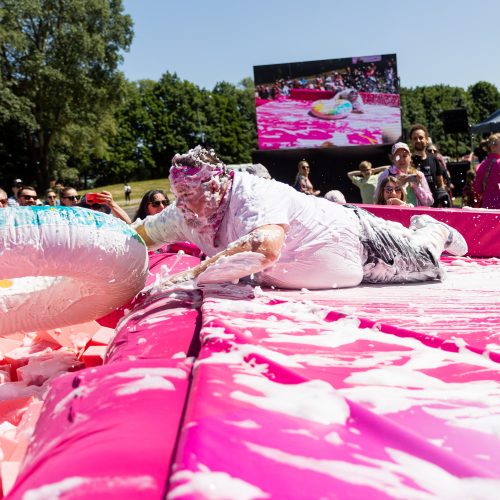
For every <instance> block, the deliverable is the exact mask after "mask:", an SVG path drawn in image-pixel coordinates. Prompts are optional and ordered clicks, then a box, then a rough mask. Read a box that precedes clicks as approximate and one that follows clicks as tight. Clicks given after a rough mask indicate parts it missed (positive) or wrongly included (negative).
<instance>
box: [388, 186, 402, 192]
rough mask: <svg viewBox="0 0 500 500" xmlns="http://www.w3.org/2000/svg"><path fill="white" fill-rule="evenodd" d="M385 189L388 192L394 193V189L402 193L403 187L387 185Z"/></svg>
mask: <svg viewBox="0 0 500 500" xmlns="http://www.w3.org/2000/svg"><path fill="white" fill-rule="evenodd" d="M384 191H385V192H386V193H392V192H393V191H396V193H401V191H402V189H401V188H399V187H397V188H393V187H391V186H387V187H385V188H384Z"/></svg>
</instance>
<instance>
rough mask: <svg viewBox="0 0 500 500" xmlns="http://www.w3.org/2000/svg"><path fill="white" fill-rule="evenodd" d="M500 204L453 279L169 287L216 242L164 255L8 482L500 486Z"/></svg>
mask: <svg viewBox="0 0 500 500" xmlns="http://www.w3.org/2000/svg"><path fill="white" fill-rule="evenodd" d="M408 212H411V210H408V209H406V212H403V211H388V212H387V213H386V214H385V215H388V216H389V217H391V218H393V219H397V218H398V217H406V214H408ZM451 212H452V211H439V210H435V211H433V215H434V216H436V217H438V218H441V217H442V218H446V217H452V216H453V214H452V213H451ZM403 214H404V215H403ZM378 215H381V214H380V213H379V214H378ZM382 215H384V214H382ZM460 215H461V216H462V215H463V216H467V213H466V212H465V211H461V212H460ZM495 216H496V214H494V213H493V212H488V214H486V213H482V212H479V211H475V212H473V215H471V216H470V217H475V218H477V224H476V226H474V227H475V229H471V231H470V232H469V234H466V238H467V239H468V241H469V244H471V243H473V241H472V240H473V239H475V238H476V237H477V235H478V234H480V235H481V240H482V244H480V243H479V242H477V246H476V247H474V246H473V248H475V250H473V252H474V255H475V257H464V258H443V259H442V264H443V266H444V268H445V270H446V275H447V278H446V279H445V280H444V281H442V282H426V283H419V284H411V285H410V284H407V285H391V286H387V285H385V286H376V285H362V286H360V287H357V288H353V289H342V290H335V289H333V290H328V291H316V292H311V291H308V290H302V291H284V290H270V289H261V288H259V287H251V286H250V285H247V284H241V283H240V284H238V285H218V286H215V285H211V286H206V287H204V288H203V289H201V290H195V289H192V288H188V287H185V288H170V289H163V288H162V287H161V286H159V285H158V282H157V275H160V276H162V275H166V274H168V273H169V272H176V271H178V270H181V269H182V268H185V267H187V266H192V265H194V264H195V263H196V262H198V261H199V259H198V257H194V256H189V255H181V256H179V255H176V254H154V255H152V256H151V257H150V275H149V278H148V282H147V284H146V287H145V288H144V290H143V291H142V292H141V293H140V294H139V295H138V296H137V297H136V298H135V299H134V301H133V302H132V303H131V304H129V305H127V306H126V308H123V310H122V313H123V314H124V316H123V317H122V318H121V319H120V320H119V323H118V325H117V327H116V335H115V336H114V338H113V340H112V341H111V343H110V345H109V347H108V349H107V352H106V356H105V359H104V364H103V365H102V366H94V367H87V368H86V369H83V370H79V371H77V372H75V373H69V374H65V375H62V376H61V377H59V378H57V379H54V381H53V382H52V384H51V389H50V392H49V394H48V396H47V397H46V399H45V403H44V405H43V408H42V409H41V415H40V418H39V420H38V424H37V426H36V430H35V432H34V434H33V437H32V439H31V442H30V445H29V447H28V451H27V454H26V457H25V459H24V461H23V463H22V467H21V471H20V474H19V476H18V478H17V481H16V483H15V484H14V485H13V487H12V489H11V490H10V493H9V495H8V498H12V499H42V498H44V499H45V498H46V499H49V498H50V499H53V498H61V499H73V498H74V499H76V498H92V499H100V498H102V499H104V498H106V499H109V498H117V499H118V498H120V499H122V498H134V499H135V498H145V499H146V498H147V499H160V498H164V497H166V498H172V499H174V498H175V499H188V498H211V499H213V498H220V499H223V498H224V499H227V498H231V499H233V498H234V499H251V498H255V499H258V498H353V499H354V498H402V499H407V498H415V499H427V498H450V499H451V498H454V499H455V498H464V499H465V498H476V499H490V498H491V499H494V498H497V497H498V491H499V490H500V439H499V438H500V371H499V367H500V364H499V363H500V328H499V326H500V320H499V318H500V314H499V313H500V305H499V301H498V297H499V293H500V265H499V260H498V258H499V257H500V251H499V250H498V248H497V247H496V245H497V244H498V243H497V242H498V230H497V229H496V226H492V225H489V223H488V222H486V223H484V224H483V223H482V218H483V217H485V218H486V219H488V218H490V217H495ZM489 220H491V219H489ZM488 225H489V227H488ZM125 309H126V310H125ZM117 316H118V315H117ZM108 321H111V320H110V319H109V318H108Z"/></svg>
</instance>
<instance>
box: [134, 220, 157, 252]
mask: <svg viewBox="0 0 500 500" xmlns="http://www.w3.org/2000/svg"><path fill="white" fill-rule="evenodd" d="M134 229H135V232H136V233H137V234H138V235H139V236H140V237H141V238H142V239H143V240H144V243H146V246H147V247H148V248H152V247H154V246H155V242H154V241H153V240H152V239H151V238H150V237H149V236H148V233H146V228H145V227H144V224H141V225H140V226H136V227H134Z"/></svg>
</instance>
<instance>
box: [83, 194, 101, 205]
mask: <svg viewBox="0 0 500 500" xmlns="http://www.w3.org/2000/svg"><path fill="white" fill-rule="evenodd" d="M97 196H98V195H97V193H87V194H86V196H85V201H86V203H87V205H91V204H92V203H99V202H98V201H97Z"/></svg>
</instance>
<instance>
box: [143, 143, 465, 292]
mask: <svg viewBox="0 0 500 500" xmlns="http://www.w3.org/2000/svg"><path fill="white" fill-rule="evenodd" d="M169 179H170V187H171V190H172V192H173V193H174V195H175V196H176V200H175V202H174V203H173V204H171V205H169V206H168V207H166V208H165V209H164V210H162V211H161V212H160V213H159V214H157V215H153V216H151V217H146V219H145V220H144V221H143V222H142V224H139V225H137V226H136V227H135V230H136V231H137V232H138V234H139V235H140V236H141V237H142V238H143V239H144V241H145V243H146V244H147V245H148V247H150V248H155V247H158V246H162V245H164V244H166V243H171V242H174V241H186V240H187V241H190V242H191V243H194V244H195V245H196V246H197V247H198V248H200V250H202V251H203V253H205V255H207V256H208V258H207V259H206V260H204V261H203V262H201V263H200V264H199V265H197V266H196V267H194V268H192V269H189V270H186V271H183V272H181V273H178V274H176V275H172V276H169V277H168V278H167V280H168V281H167V282H166V283H165V285H166V286H170V285H173V284H175V283H180V282H183V281H187V280H196V284H197V285H202V284H209V283H235V282H238V280H239V279H240V278H243V277H246V276H250V275H253V274H254V273H255V276H254V280H255V281H256V282H257V283H259V284H261V285H265V286H278V287H280V288H288V289H299V290H300V289H301V288H309V289H331V288H344V287H351V286H357V285H359V284H360V283H361V281H365V282H369V283H398V282H399V283H401V282H417V281H426V280H434V279H441V278H442V276H443V271H442V268H441V267H440V264H439V258H440V255H441V252H442V251H443V250H445V249H446V250H447V251H448V252H449V253H452V254H454V255H464V254H465V253H466V252H467V243H466V242H465V240H464V238H463V237H462V236H461V235H460V233H458V231H456V230H455V229H453V228H451V227H450V226H448V225H446V224H444V223H442V222H439V221H436V220H435V219H433V218H432V217H430V216H428V215H415V216H414V217H412V219H411V223H410V228H409V229H408V228H406V227H404V226H403V225H401V224H399V223H396V222H392V221H386V220H384V219H381V218H379V217H375V216H374V215H373V214H371V213H369V212H367V211H366V210H363V209H362V208H359V207H356V206H354V205H342V204H340V203H331V202H330V201H328V200H325V199H324V198H319V197H316V196H303V195H302V194H300V193H298V192H297V191H296V190H294V189H293V188H292V187H291V186H289V185H287V184H284V183H281V182H277V181H275V180H268V179H262V178H259V177H256V176H255V175H251V174H247V173H246V172H230V171H229V170H228V168H227V166H226V165H225V164H224V163H223V162H222V161H221V160H220V159H219V158H218V157H217V156H216V154H215V152H214V151H213V150H210V151H208V150H206V149H204V148H202V147H201V146H197V147H196V148H194V149H192V150H190V151H189V152H188V153H186V154H182V155H181V154H177V155H175V156H174V158H173V159H172V167H171V168H170V176H169Z"/></svg>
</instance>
